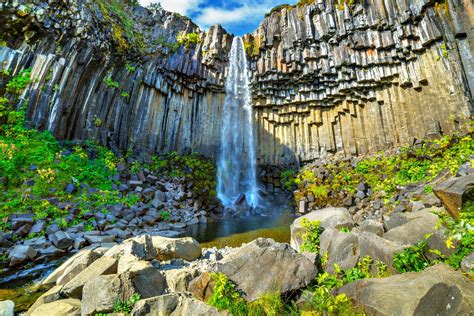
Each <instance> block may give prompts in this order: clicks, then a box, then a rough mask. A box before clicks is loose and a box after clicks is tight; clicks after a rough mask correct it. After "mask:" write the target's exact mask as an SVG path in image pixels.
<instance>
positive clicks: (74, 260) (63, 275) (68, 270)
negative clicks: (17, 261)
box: [41, 250, 102, 285]
mask: <svg viewBox="0 0 474 316" xmlns="http://www.w3.org/2000/svg"><path fill="white" fill-rule="evenodd" d="M101 256H102V255H101V254H100V253H98V252H95V251H93V250H82V251H80V252H78V253H76V254H75V255H74V256H72V257H71V258H69V259H68V260H66V262H64V263H63V264H62V265H60V266H59V267H58V268H56V270H54V271H53V273H51V274H50V275H49V276H48V277H47V278H46V279H44V280H43V281H42V282H41V284H57V285H64V284H66V283H68V282H69V281H71V280H72V279H73V278H74V277H75V276H77V275H78V274H79V273H81V272H82V271H83V270H85V269H86V268H87V267H88V266H89V265H91V264H92V263H93V262H94V261H96V260H97V259H99V258H100V257H101Z"/></svg>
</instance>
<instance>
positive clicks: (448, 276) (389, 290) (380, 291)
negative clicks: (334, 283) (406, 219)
mask: <svg viewBox="0 0 474 316" xmlns="http://www.w3.org/2000/svg"><path fill="white" fill-rule="evenodd" d="M338 293H345V294H346V295H347V296H349V297H350V298H351V299H353V300H354V301H355V303H356V304H357V305H360V306H363V307H364V308H365V311H366V312H367V313H368V315H400V316H405V315H406V316H408V315H471V313H472V311H474V284H473V283H472V282H471V281H469V280H468V279H467V278H465V277H464V276H463V275H462V274H461V273H460V272H456V271H453V270H451V269H450V268H449V267H447V266H446V265H443V264H439V265H436V266H433V267H430V268H428V269H426V270H424V271H422V272H419V273H414V272H410V273H405V274H401V275H395V276H392V277H388V278H382V279H366V280H359V281H356V282H352V283H349V284H347V285H345V286H344V287H342V288H341V289H340V290H339V291H338Z"/></svg>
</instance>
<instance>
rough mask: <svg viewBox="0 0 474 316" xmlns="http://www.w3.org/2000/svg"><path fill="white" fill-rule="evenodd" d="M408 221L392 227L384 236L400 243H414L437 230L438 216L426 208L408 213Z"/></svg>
mask: <svg viewBox="0 0 474 316" xmlns="http://www.w3.org/2000/svg"><path fill="white" fill-rule="evenodd" d="M406 219H407V220H408V222H407V223H405V224H403V225H401V226H397V227H395V228H392V229H390V230H389V231H387V232H386V233H385V234H384V238H385V239H388V240H391V241H393V242H396V243H397V244H399V245H414V244H416V243H417V242H419V241H421V240H422V239H424V238H425V236H426V235H427V234H431V233H434V232H435V231H436V224H437V222H438V216H436V215H435V214H433V213H430V212H428V211H426V210H423V211H418V212H416V213H409V214H406Z"/></svg>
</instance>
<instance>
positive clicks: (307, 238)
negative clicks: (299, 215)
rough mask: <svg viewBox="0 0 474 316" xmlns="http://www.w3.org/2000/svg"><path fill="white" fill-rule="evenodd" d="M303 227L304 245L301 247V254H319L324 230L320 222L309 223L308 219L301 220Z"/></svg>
mask: <svg viewBox="0 0 474 316" xmlns="http://www.w3.org/2000/svg"><path fill="white" fill-rule="evenodd" d="M301 226H302V227H303V229H304V233H303V235H302V238H303V244H302V245H301V249H300V250H301V252H304V251H307V252H319V248H320V243H321V241H320V237H321V234H322V233H323V231H324V229H323V228H322V227H321V222H320V221H309V220H308V219H307V218H303V219H302V220H301Z"/></svg>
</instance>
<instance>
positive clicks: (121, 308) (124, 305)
mask: <svg viewBox="0 0 474 316" xmlns="http://www.w3.org/2000/svg"><path fill="white" fill-rule="evenodd" d="M140 299H141V295H140V294H138V293H135V294H133V295H132V296H131V297H130V298H129V299H128V300H127V301H125V302H124V301H121V300H117V301H116V302H115V305H114V313H126V314H130V313H131V312H132V310H133V307H134V306H135V304H136V303H137V302H138V301H139V300H140Z"/></svg>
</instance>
